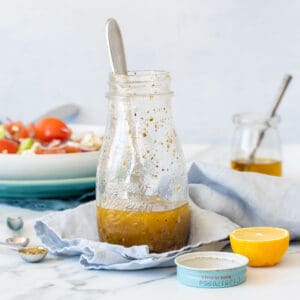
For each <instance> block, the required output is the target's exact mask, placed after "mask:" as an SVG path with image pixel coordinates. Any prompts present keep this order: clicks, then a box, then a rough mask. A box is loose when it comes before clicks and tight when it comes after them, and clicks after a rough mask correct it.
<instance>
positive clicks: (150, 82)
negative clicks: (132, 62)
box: [107, 71, 172, 98]
mask: <svg viewBox="0 0 300 300" xmlns="http://www.w3.org/2000/svg"><path fill="white" fill-rule="evenodd" d="M108 84H109V92H108V95H107V96H108V97H109V98H111V97H151V96H158V95H168V94H170V95H172V92H171V90H170V84H171V77H170V75H169V73H168V72H165V71H129V72H128V75H120V74H114V73H111V74H110V76H109V83H108Z"/></svg>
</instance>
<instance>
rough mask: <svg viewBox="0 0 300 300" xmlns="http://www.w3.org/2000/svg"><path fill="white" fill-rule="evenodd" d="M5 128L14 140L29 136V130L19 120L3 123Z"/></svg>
mask: <svg viewBox="0 0 300 300" xmlns="http://www.w3.org/2000/svg"><path fill="white" fill-rule="evenodd" d="M5 129H6V130H7V131H8V132H9V134H10V136H11V137H12V138H13V139H14V140H19V139H26V138H28V137H29V132H28V130H27V128H26V126H25V125H24V124H23V123H22V122H21V121H16V122H10V123H8V124H6V125H5Z"/></svg>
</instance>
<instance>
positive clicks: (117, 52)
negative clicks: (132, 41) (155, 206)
mask: <svg viewBox="0 0 300 300" xmlns="http://www.w3.org/2000/svg"><path fill="white" fill-rule="evenodd" d="M106 40H107V47H108V52H109V58H110V63H111V67H112V71H113V73H114V74H117V75H124V76H127V75H128V71H127V63H126V56H125V50H124V45H123V38H122V34H121V30H120V27H119V25H118V23H117V21H116V20H115V19H113V18H110V19H108V20H107V21H106ZM127 122H128V127H129V128H131V130H130V131H129V137H130V138H131V141H132V150H133V154H134V158H135V162H136V163H135V164H134V167H133V170H132V172H131V174H130V176H131V182H132V183H134V182H135V183H137V184H138V186H139V191H141V192H143V191H144V189H145V185H144V182H143V164H142V159H141V155H140V152H139V147H138V141H137V136H138V135H137V129H136V124H135V121H134V119H133V107H132V104H131V101H129V102H128V109H127Z"/></svg>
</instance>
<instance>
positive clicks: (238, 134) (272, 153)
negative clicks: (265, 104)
mask: <svg viewBox="0 0 300 300" xmlns="http://www.w3.org/2000/svg"><path fill="white" fill-rule="evenodd" d="M278 122H279V117H278V116H274V117H273V118H271V119H269V118H267V117H265V116H264V115H262V114H257V113H242V114H236V115H234V116H233V123H234V124H235V131H234V136H233V140H232V150H231V168H232V169H234V170H237V171H246V172H257V173H263V174H267V175H273V176H281V175H282V157H281V142H280V137H279V133H278V129H277V124H278ZM262 132H263V137H262V139H261V142H260V144H259V145H258V146H257V142H258V140H259V136H260V135H261V133H262ZM254 149H256V150H255V156H254V157H252V158H251V154H252V153H253V151H254Z"/></svg>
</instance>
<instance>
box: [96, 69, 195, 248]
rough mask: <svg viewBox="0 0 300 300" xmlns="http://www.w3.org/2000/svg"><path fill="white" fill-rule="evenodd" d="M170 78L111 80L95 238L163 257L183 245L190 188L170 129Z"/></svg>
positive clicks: (142, 74)
mask: <svg viewBox="0 0 300 300" xmlns="http://www.w3.org/2000/svg"><path fill="white" fill-rule="evenodd" d="M170 81H171V78H170V75H169V73H167V72H163V71H138V72H129V73H128V75H126V76H125V75H116V74H111V75H110V78H109V93H108V101H109V117H108V120H107V126H106V134H105V139H104V142H103V145H102V147H101V152H100V157H99V162H98V168H97V188H96V198H97V221H98V232H99V237H100V240H102V241H105V242H109V243H113V244H121V245H124V246H133V245H148V246H149V250H150V251H151V252H165V251H170V250H174V249H179V248H181V247H182V246H184V245H185V243H186V242H187V238H188V233H189V222H190V214H189V205H188V185H187V176H186V170H185V161H184V157H183V152H182V149H181V145H180V143H179V140H178V137H177V134H176V132H175V130H174V126H173V121H172V113H171V97H172V95H173V93H172V92H171V91H170Z"/></svg>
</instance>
